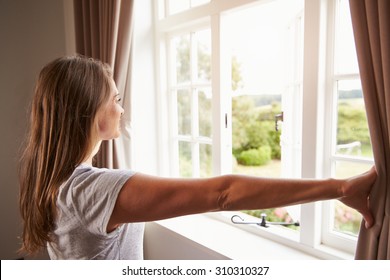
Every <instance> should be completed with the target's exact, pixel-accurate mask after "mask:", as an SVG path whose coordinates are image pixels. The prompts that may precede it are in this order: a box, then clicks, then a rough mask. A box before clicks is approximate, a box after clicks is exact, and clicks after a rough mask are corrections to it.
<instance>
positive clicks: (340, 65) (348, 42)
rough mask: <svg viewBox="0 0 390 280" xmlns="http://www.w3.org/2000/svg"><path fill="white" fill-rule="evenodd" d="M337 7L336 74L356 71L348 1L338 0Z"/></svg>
mask: <svg viewBox="0 0 390 280" xmlns="http://www.w3.org/2000/svg"><path fill="white" fill-rule="evenodd" d="M338 1H339V2H338V4H339V7H338V8H339V9H338V12H339V13H338V17H337V22H336V24H337V28H336V45H335V68H336V69H335V72H336V73H337V74H350V73H358V72H359V66H358V62H357V56H356V48H355V39H354V36H353V30H352V22H351V14H350V12H349V1H348V0H338Z"/></svg>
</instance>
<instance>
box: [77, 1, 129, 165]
mask: <svg viewBox="0 0 390 280" xmlns="http://www.w3.org/2000/svg"><path fill="white" fill-rule="evenodd" d="M133 3H134V1H133V0H74V2H73V4H74V15H75V33H76V52H77V53H79V54H82V55H85V56H88V57H93V58H95V59H99V60H101V61H103V62H106V63H108V64H109V65H110V66H111V67H112V69H113V74H114V80H115V82H116V85H117V88H118V91H119V93H120V94H121V96H122V101H121V102H122V104H121V105H122V107H123V108H124V110H125V113H124V114H123V116H122V120H121V121H122V123H121V126H122V127H121V132H122V135H121V137H120V138H118V139H114V140H109V141H103V143H102V145H101V147H100V150H99V153H98V154H97V155H96V164H95V165H96V166H98V167H106V168H130V167H131V153H130V150H131V141H130V140H131V137H130V134H131V111H130V109H131V108H130V102H131V100H130V87H131V66H130V65H131V55H132V35H133V34H132V32H133V6H134V5H133Z"/></svg>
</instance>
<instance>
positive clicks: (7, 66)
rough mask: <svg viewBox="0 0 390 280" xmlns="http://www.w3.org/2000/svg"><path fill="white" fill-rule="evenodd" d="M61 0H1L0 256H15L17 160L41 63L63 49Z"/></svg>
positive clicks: (17, 240)
mask: <svg viewBox="0 0 390 280" xmlns="http://www.w3.org/2000/svg"><path fill="white" fill-rule="evenodd" d="M64 22H65V21H64V2H63V0H34V1H26V0H0V38H1V39H0V40H1V44H0V63H1V64H0V129H1V131H0V133H1V145H0V193H1V195H0V218H1V220H0V224H1V233H0V258H1V259H15V258H18V257H19V256H18V255H17V253H16V251H17V249H18V248H19V239H18V236H20V233H21V226H20V224H21V220H20V216H19V211H18V206H17V200H18V179H17V160H18V155H19V154H18V153H19V149H20V146H21V143H22V139H23V137H24V134H25V130H26V125H27V120H28V119H27V108H28V106H29V102H30V101H31V96H32V93H33V86H34V82H35V79H36V77H37V75H38V73H39V70H40V69H41V67H42V66H43V65H44V64H46V63H47V62H49V61H50V60H52V59H54V58H55V57H58V56H61V55H64V54H65V53H66V42H65V38H66V36H65V26H64Z"/></svg>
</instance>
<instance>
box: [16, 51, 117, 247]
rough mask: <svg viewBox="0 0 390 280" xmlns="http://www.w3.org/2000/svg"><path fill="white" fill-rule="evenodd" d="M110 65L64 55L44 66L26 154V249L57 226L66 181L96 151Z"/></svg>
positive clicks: (21, 173) (46, 239)
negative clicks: (60, 195)
mask: <svg viewBox="0 0 390 280" xmlns="http://www.w3.org/2000/svg"><path fill="white" fill-rule="evenodd" d="M111 77H112V74H111V70H110V67H109V66H108V65H106V64H104V63H102V62H99V61H97V60H93V59H90V58H85V57H82V56H71V57H62V58H58V59H56V60H54V61H52V62H50V63H49V64H47V65H46V66H45V67H44V68H43V69H42V70H41V72H40V75H39V78H38V81H37V83H36V87H35V94H34V97H33V101H32V107H31V118H30V130H29V134H28V136H27V138H26V144H25V148H24V152H23V154H22V156H21V161H20V168H19V177H20V199H19V207H20V212H21V216H22V219H23V233H22V248H21V251H23V252H27V253H35V252H37V251H39V249H41V248H42V247H45V246H46V242H50V241H51V237H50V234H51V232H52V231H53V230H54V227H55V217H56V201H57V195H58V189H59V187H60V185H61V184H62V183H63V182H64V181H65V180H66V179H67V178H68V177H69V176H70V175H71V174H72V172H73V171H74V169H75V168H76V166H77V165H79V164H80V163H81V162H82V161H83V160H85V159H86V157H88V156H89V154H90V153H91V152H92V150H93V148H94V147H92V146H93V145H94V139H93V137H95V134H94V133H95V132H94V129H95V127H96V125H95V116H96V112H97V111H98V109H99V107H100V106H101V105H102V104H103V103H104V102H106V100H107V99H108V98H109V93H110V79H111Z"/></svg>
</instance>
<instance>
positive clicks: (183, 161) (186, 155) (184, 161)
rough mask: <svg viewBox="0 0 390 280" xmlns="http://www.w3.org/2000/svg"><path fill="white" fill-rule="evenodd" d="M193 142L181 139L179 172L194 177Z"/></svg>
mask: <svg viewBox="0 0 390 280" xmlns="http://www.w3.org/2000/svg"><path fill="white" fill-rule="evenodd" d="M191 154H192V153H191V143H189V142H182V141H179V172H180V176H181V177H192V160H191V158H192V157H191Z"/></svg>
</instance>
